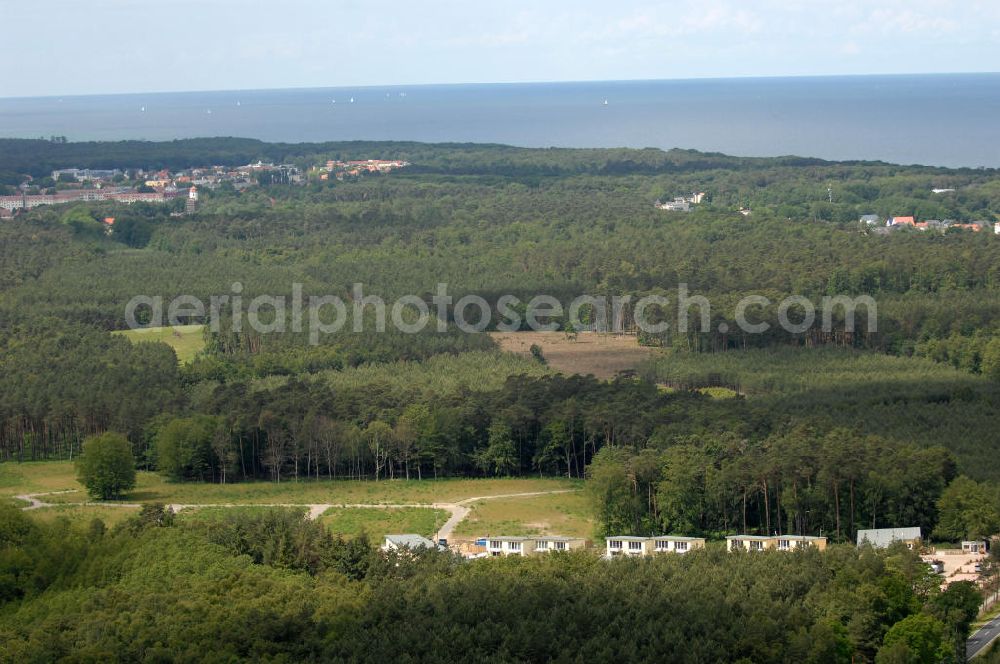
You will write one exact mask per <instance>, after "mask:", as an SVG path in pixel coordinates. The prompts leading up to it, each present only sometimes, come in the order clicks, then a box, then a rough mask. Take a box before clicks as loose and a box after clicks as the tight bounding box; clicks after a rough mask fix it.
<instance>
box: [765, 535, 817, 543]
mask: <svg viewBox="0 0 1000 664" xmlns="http://www.w3.org/2000/svg"><path fill="white" fill-rule="evenodd" d="M775 537H777V538H778V539H783V540H796V541H800V542H808V541H810V540H821V539H826V537H824V536H822V535H775Z"/></svg>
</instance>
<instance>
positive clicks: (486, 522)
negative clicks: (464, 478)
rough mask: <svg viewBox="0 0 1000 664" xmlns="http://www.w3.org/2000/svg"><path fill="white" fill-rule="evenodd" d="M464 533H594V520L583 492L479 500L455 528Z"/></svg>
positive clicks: (576, 534)
mask: <svg viewBox="0 0 1000 664" xmlns="http://www.w3.org/2000/svg"><path fill="white" fill-rule="evenodd" d="M455 534H456V535H458V536H460V537H479V536H482V535H571V536H579V537H592V536H593V534H594V521H593V518H592V516H591V510H590V508H589V506H588V505H587V500H586V497H585V496H584V494H583V492H582V491H580V492H576V493H559V494H553V495H548V496H530V497H526V498H498V499H496V500H483V501H479V502H477V503H475V505H474V506H473V508H472V512H471V513H470V514H469V516H468V517H466V518H465V520H464V521H462V522H461V523H460V524H459V525H458V527H457V528H456V529H455Z"/></svg>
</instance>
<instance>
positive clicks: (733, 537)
mask: <svg viewBox="0 0 1000 664" xmlns="http://www.w3.org/2000/svg"><path fill="white" fill-rule="evenodd" d="M726 539H727V540H737V539H738V540H761V541H764V540H772V539H777V537H772V536H770V535H726Z"/></svg>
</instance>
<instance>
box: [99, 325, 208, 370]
mask: <svg viewBox="0 0 1000 664" xmlns="http://www.w3.org/2000/svg"><path fill="white" fill-rule="evenodd" d="M203 327H205V326H204V325H178V326H177V327H150V328H147V329H144V330H125V331H123V332H117V333H116V334H121V335H122V336H124V337H127V338H128V339H130V340H131V341H132V342H133V343H140V342H144V341H162V342H163V343H165V344H167V345H168V346H170V347H171V348H173V349H174V352H175V353H176V354H177V359H178V361H180V362H181V363H182V364H183V363H186V362H190V361H191V360H193V359H194V356H195V355H197V354H198V353H199V352H200V351H201V349H202V348H204V347H205V339H204V338H203V337H202V334H201V332H202V328H203Z"/></svg>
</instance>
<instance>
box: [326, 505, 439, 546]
mask: <svg viewBox="0 0 1000 664" xmlns="http://www.w3.org/2000/svg"><path fill="white" fill-rule="evenodd" d="M447 520H448V512H446V511H445V510H437V509H430V508H420V507H400V508H384V509H382V508H373V507H356V508H338V507H333V508H330V509H329V510H327V511H326V512H325V513H324V514H323V516H321V517H320V522H321V523H323V525H325V526H326V527H327V528H329V530H330V532H332V533H334V534H337V535H344V536H345V537H357V536H358V535H360V534H361V533H362V532H363V533H365V534H367V535H368V538H369V539H370V540H371V541H372V542H373V543H376V544H378V543H380V542H381V541H382V539H383V538H384V537H385V536H386V535H388V534H390V533H397V534H398V533H416V534H418V535H423V536H424V537H427V538H429V539H434V535H435V534H436V533H437V531H438V529H440V528H441V526H443V525H444V522H445V521H447Z"/></svg>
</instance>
